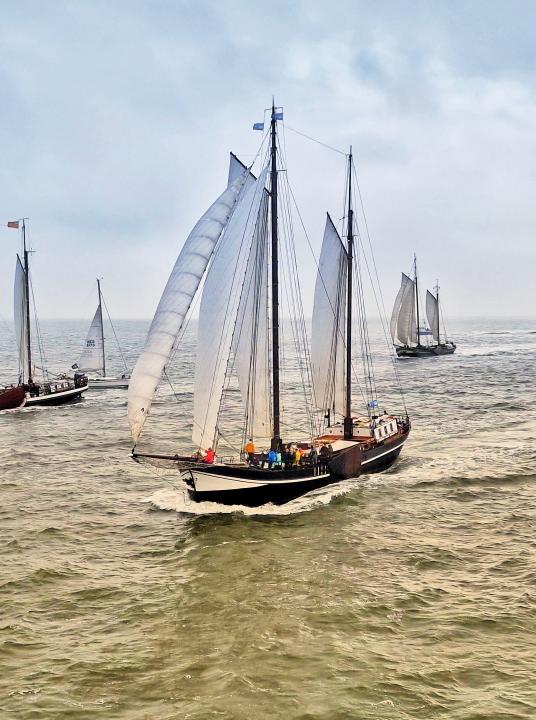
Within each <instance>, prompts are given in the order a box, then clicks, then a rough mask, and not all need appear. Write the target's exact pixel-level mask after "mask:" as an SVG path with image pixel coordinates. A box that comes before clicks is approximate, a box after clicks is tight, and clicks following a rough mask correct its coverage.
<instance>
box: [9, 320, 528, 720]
mask: <svg viewBox="0 0 536 720" xmlns="http://www.w3.org/2000/svg"><path fill="white" fill-rule="evenodd" d="M88 325H89V323H88V322H87V321H48V322H47V321H43V322H42V323H41V334H42V338H43V345H44V353H45V354H44V356H41V354H40V353H38V354H37V360H36V362H37V363H38V364H41V363H47V365H48V367H49V368H50V369H51V370H52V371H54V372H55V371H60V370H66V369H67V368H69V367H70V366H71V364H72V363H73V362H75V361H76V359H77V356H78V354H79V350H80V347H81V344H82V341H83V339H84V337H85V334H86V332H87V328H88ZM147 327H148V323H147V322H145V321H139V322H138V321H123V322H118V323H116V325H115V330H116V332H117V335H118V337H119V339H120V342H121V345H122V348H123V352H124V354H125V357H126V361H127V364H132V363H133V362H134V360H135V358H136V356H137V354H138V353H139V351H140V348H141V347H142V345H143V341H144V337H145V333H146V331H147ZM370 332H371V336H372V340H373V343H372V344H373V346H374V347H375V349H376V350H377V354H378V363H377V365H376V368H377V370H376V373H377V376H376V380H377V383H378V395H379V399H380V404H381V406H382V407H384V406H387V407H386V409H387V410H388V411H389V412H403V411H404V403H405V406H406V408H407V411H408V413H409V415H410V417H411V421H412V425H413V429H412V432H411V435H410V438H409V440H408V442H407V443H406V446H405V448H404V450H403V453H402V455H401V456H400V458H399V460H398V462H397V463H396V464H395V465H394V466H393V467H392V468H390V469H389V470H388V471H386V472H384V473H381V474H376V475H371V476H366V475H363V476H361V477H360V478H358V479H355V480H348V481H345V482H343V483H340V484H338V485H334V486H330V487H328V488H324V489H322V490H320V491H316V492H314V493H311V494H310V495H307V496H304V497H302V498H300V499H298V500H295V501H292V502H291V503H289V504H287V505H283V506H279V507H277V506H272V505H266V506H263V507H260V508H256V509H248V508H245V507H238V506H237V507H223V506H219V505H216V504H208V503H200V504H197V503H194V502H192V500H191V499H190V498H189V496H188V493H187V492H186V488H185V487H184V486H183V485H182V483H181V481H180V479H179V477H178V475H177V473H176V472H175V471H173V470H169V469H167V468H164V467H154V466H152V465H149V464H147V463H146V464H139V463H136V462H134V461H133V460H132V459H131V457H130V452H131V448H132V443H131V440H130V435H129V430H128V425H127V421H126V392H125V391H123V390H109V391H88V392H87V393H86V395H85V397H84V399H83V400H81V401H80V402H76V403H74V404H72V405H67V406H63V407H58V408H35V409H27V410H22V411H14V412H5V413H2V414H0V498H1V504H0V542H1V550H2V562H1V566H0V718H1V719H2V720H8V719H9V720H56V719H57V720H210V719H214V720H264V719H270V720H276V719H279V718H281V719H282V720H361V719H363V720H410V719H411V720H413V719H421V718H422V719H426V720H432V719H436V718H437V719H438V720H439V719H441V720H502V719H504V720H506V719H508V720H516V719H519V720H521V719H522V718H532V719H533V718H535V717H536V318H534V319H532V320H531V319H519V318H517V319H516V318H500V319H497V318H495V319H482V318H464V319H463V320H452V321H451V322H450V324H449V332H450V335H451V336H452V338H453V339H454V340H455V342H456V343H457V346H458V347H457V350H456V353H455V354H454V355H452V356H448V357H447V356H444V357H439V358H429V359H418V360H413V359H406V360H399V361H394V362H392V360H391V359H390V357H389V354H388V351H387V348H386V343H385V339H384V337H383V328H382V326H381V325H380V324H379V323H374V322H371V325H370ZM106 334H107V337H108V338H109V342H108V347H109V362H108V365H109V370H110V372H119V371H121V369H122V364H121V357H120V355H119V352H118V350H117V348H116V346H115V342H114V339H113V333H112V331H111V329H110V328H107V329H106ZM185 348H186V352H185V353H183V355H182V357H181V358H179V357H177V362H176V363H175V365H174V368H173V371H170V378H169V383H167V384H166V387H163V389H162V392H161V393H160V394H159V396H158V398H157V401H156V402H155V405H154V408H153V412H152V416H151V417H150V418H149V422H148V423H147V432H146V433H145V434H144V435H143V436H142V440H141V441H140V445H139V447H138V449H139V450H140V451H141V450H143V448H146V449H149V448H151V449H153V450H162V451H167V450H174V451H175V450H183V449H188V448H190V447H191V440H190V433H191V425H190V424H189V418H190V415H191V412H190V411H191V403H192V374H193V367H194V364H195V339H194V337H193V334H192V337H190V338H189V339H188V338H187V339H186V341H185ZM16 363H17V361H16V357H15V351H14V341H13V333H12V329H11V327H10V326H8V324H7V323H5V322H4V324H3V326H2V327H0V381H3V382H9V381H11V380H13V379H14V376H15V375H16ZM395 368H396V372H397V374H398V376H399V378H400V384H401V387H402V388H403V393H404V395H403V398H402V397H401V395H400V394H399V393H398V389H397V383H396V381H395V380H394V376H395V373H394V370H395ZM297 373H298V370H297V365H294V366H293V365H292V363H290V371H289V374H288V375H287V376H286V378H284V379H283V385H284V392H285V399H284V400H283V420H284V431H285V432H287V433H289V434H290V433H291V432H299V430H298V428H300V427H302V425H303V413H302V409H300V407H301V406H300V403H299V397H300V390H299V388H300V382H299V378H298V375H297ZM356 373H357V375H359V361H358V359H356ZM355 397H356V405H359V401H360V392H359V388H358V387H357V386H356V388H355ZM238 402H239V398H238V396H237V397H235V403H237V404H238ZM230 423H231V426H230V429H229V431H228V435H227V438H228V442H229V445H230V446H231V447H232V446H233V445H236V444H237V443H239V442H240V440H239V438H240V433H239V429H238V427H237V426H235V427H234V428H233V426H232V420H231V421H230Z"/></svg>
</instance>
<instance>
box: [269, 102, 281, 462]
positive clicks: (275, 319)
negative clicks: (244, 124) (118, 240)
mask: <svg viewBox="0 0 536 720" xmlns="http://www.w3.org/2000/svg"><path fill="white" fill-rule="evenodd" d="M276 122H277V121H276V113H275V102H274V100H272V118H271V122H270V135H271V141H272V142H271V148H270V156H271V170H270V209H271V223H272V393H273V413H274V424H273V433H272V442H271V448H272V450H279V449H280V447H281V429H280V410H279V264H278V239H277V140H276Z"/></svg>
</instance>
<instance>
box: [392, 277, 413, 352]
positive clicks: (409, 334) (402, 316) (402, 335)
mask: <svg viewBox="0 0 536 720" xmlns="http://www.w3.org/2000/svg"><path fill="white" fill-rule="evenodd" d="M401 289H403V293H402V297H401V301H400V310H399V312H398V319H397V323H396V336H397V338H398V341H399V342H400V343H401V344H402V345H409V344H410V343H416V342H417V319H416V315H415V282H414V281H413V280H412V279H411V278H410V277H408V276H407V275H405V274H404V273H402V288H401Z"/></svg>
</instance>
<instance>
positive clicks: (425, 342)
mask: <svg viewBox="0 0 536 720" xmlns="http://www.w3.org/2000/svg"><path fill="white" fill-rule="evenodd" d="M411 274H412V275H413V277H410V276H409V275H406V274H405V273H402V282H401V285H400V290H399V291H398V294H397V296H396V299H395V304H394V307H393V313H392V315H391V337H392V339H393V344H394V346H395V351H396V354H397V355H398V357H432V356H434V355H452V353H453V352H454V351H455V350H456V345H455V344H454V343H453V342H452V341H451V340H448V338H447V334H446V330H445V328H444V327H443V338H441V332H440V307H439V284H437V285H436V288H435V293H431V292H430V290H427V291H426V318H427V320H428V325H429V330H428V329H423V327H422V326H421V320H422V318H421V317H420V304H419V280H418V274H417V256H416V255H414V258H413V272H412V273H411ZM430 337H431V338H432V340H433V341H434V342H430Z"/></svg>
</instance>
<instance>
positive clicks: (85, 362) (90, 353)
mask: <svg viewBox="0 0 536 720" xmlns="http://www.w3.org/2000/svg"><path fill="white" fill-rule="evenodd" d="M102 338H103V331H102V307H101V305H100V303H99V305H98V306H97V310H96V311H95V315H94V316H93V320H92V322H91V325H90V327H89V332H88V334H87V337H86V342H85V345H84V348H83V350H82V354H81V355H80V359H79V360H78V363H77V364H78V369H79V370H81V371H82V372H86V373H94V374H95V375H101V376H103V375H104V367H103V351H104V348H103V339H102Z"/></svg>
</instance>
